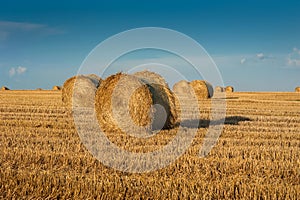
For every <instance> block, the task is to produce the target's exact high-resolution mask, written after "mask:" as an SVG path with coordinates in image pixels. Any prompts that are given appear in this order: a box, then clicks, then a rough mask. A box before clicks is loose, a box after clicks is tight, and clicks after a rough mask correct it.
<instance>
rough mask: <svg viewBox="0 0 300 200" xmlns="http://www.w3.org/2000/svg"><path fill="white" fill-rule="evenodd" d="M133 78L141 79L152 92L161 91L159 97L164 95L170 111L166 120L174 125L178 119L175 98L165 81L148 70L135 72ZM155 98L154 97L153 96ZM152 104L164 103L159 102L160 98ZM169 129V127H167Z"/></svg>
mask: <svg viewBox="0 0 300 200" xmlns="http://www.w3.org/2000/svg"><path fill="white" fill-rule="evenodd" d="M133 75H134V76H136V77H138V78H139V79H141V80H142V81H143V82H144V83H145V84H147V85H148V86H151V88H152V90H153V89H154V91H161V90H162V91H163V92H162V93H160V95H163V96H164V95H166V98H167V100H166V102H168V104H169V108H168V109H169V111H170V115H169V116H168V118H169V119H168V120H169V121H171V124H174V123H175V122H176V120H177V118H178V116H177V113H176V109H175V108H176V102H175V101H176V100H175V96H174V93H173V92H172V91H171V90H170V88H169V85H168V84H167V82H166V81H165V79H164V78H163V77H162V76H161V75H159V74H157V73H155V72H151V71H148V70H144V71H140V72H136V73H134V74H133ZM154 97H155V98H156V96H154ZM154 103H155V104H161V105H164V104H165V102H164V101H161V100H160V98H156V99H154ZM164 107H166V105H164ZM169 128H171V127H169Z"/></svg>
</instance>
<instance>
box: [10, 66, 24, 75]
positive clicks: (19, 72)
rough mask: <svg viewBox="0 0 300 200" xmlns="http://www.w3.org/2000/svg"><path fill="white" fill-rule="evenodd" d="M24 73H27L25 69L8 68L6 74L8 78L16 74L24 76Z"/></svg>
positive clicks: (20, 67)
mask: <svg viewBox="0 0 300 200" xmlns="http://www.w3.org/2000/svg"><path fill="white" fill-rule="evenodd" d="M26 71H27V68H26V67H22V66H19V67H17V68H15V67H12V68H10V70H9V71H8V73H9V76H10V77H13V76H14V75H16V74H17V75H21V74H24V73H25V72H26Z"/></svg>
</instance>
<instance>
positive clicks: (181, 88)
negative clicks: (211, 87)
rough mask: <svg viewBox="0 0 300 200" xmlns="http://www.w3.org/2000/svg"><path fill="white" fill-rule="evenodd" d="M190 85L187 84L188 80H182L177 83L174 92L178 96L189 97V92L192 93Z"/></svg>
mask: <svg viewBox="0 0 300 200" xmlns="http://www.w3.org/2000/svg"><path fill="white" fill-rule="evenodd" d="M190 87H191V86H190V85H189V82H187V81H186V80H181V81H179V82H177V83H175V84H174V85H173V91H174V92H175V93H176V94H177V95H185V96H188V95H190V94H187V92H188V91H190V90H189V89H190Z"/></svg>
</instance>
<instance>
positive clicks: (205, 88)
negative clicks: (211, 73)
mask: <svg viewBox="0 0 300 200" xmlns="http://www.w3.org/2000/svg"><path fill="white" fill-rule="evenodd" d="M190 85H191V86H192V88H193V89H194V92H195V95H196V96H197V98H198V99H208V98H211V97H212V96H213V95H214V89H213V87H212V85H211V84H210V83H208V82H207V81H203V80H193V81H192V82H190Z"/></svg>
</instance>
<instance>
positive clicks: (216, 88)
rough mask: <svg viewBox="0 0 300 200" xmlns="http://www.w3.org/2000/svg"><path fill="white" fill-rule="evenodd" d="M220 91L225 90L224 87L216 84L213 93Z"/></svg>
mask: <svg viewBox="0 0 300 200" xmlns="http://www.w3.org/2000/svg"><path fill="white" fill-rule="evenodd" d="M221 92H225V88H224V87H221V86H216V87H215V93H221Z"/></svg>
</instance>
